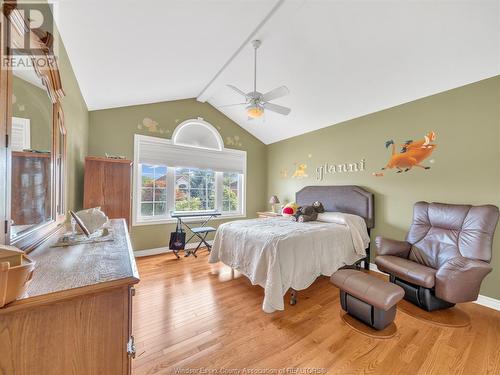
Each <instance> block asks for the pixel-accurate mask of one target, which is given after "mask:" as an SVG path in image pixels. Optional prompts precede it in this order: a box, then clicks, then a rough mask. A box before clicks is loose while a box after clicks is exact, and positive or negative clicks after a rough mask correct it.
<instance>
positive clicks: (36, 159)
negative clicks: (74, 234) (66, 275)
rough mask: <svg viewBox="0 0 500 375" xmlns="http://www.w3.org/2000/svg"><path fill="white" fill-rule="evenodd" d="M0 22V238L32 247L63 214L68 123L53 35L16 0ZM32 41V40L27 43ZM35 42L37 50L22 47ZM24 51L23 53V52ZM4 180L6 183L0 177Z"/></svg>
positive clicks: (57, 224) (5, 9)
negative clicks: (35, 24)
mask: <svg viewBox="0 0 500 375" xmlns="http://www.w3.org/2000/svg"><path fill="white" fill-rule="evenodd" d="M2 11H3V14H4V16H5V17H4V19H3V20H4V21H5V22H2V24H1V33H2V37H1V40H2V42H4V43H5V44H6V45H7V46H8V47H9V48H8V49H7V48H5V45H3V46H2V48H1V58H2V61H9V63H8V64H2V66H1V74H0V98H1V101H2V103H1V119H2V125H1V129H0V133H5V135H6V145H7V153H6V155H5V156H4V157H0V170H5V172H6V177H7V178H6V179H5V181H4V182H3V186H0V190H1V191H4V192H5V200H3V201H2V204H3V207H2V209H1V210H0V214H2V216H4V217H5V235H4V237H3V238H0V239H1V241H0V243H7V244H11V245H14V246H17V247H19V248H21V249H23V250H28V251H29V250H31V249H33V248H34V247H35V246H36V245H38V244H39V243H40V242H41V241H43V240H44V239H45V238H47V237H48V236H49V235H51V234H52V233H54V231H55V230H57V228H58V227H59V225H60V224H61V223H62V222H63V221H64V219H65V199H64V195H65V194H64V192H65V190H66V184H65V182H66V174H65V164H66V163H65V157H66V128H65V126H64V115H63V111H62V107H61V103H60V100H61V99H62V97H63V96H64V92H63V90H62V85H61V80H60V75H59V69H58V64H57V57H56V56H55V54H54V52H53V49H52V47H53V36H52V35H51V34H50V33H49V32H44V31H42V30H40V29H36V30H32V29H31V28H30V23H29V22H30V21H29V20H26V18H25V16H24V14H25V12H22V11H19V10H18V9H17V6H16V3H15V2H10V3H7V4H6V3H4V5H3V8H2ZM27 41H28V42H27ZM26 45H29V46H34V47H33V51H36V52H33V53H31V52H30V50H28V51H27V50H26V48H24V49H21V48H19V46H24V47H26ZM19 51H21V52H19ZM0 184H2V182H0Z"/></svg>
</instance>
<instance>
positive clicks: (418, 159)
mask: <svg viewBox="0 0 500 375" xmlns="http://www.w3.org/2000/svg"><path fill="white" fill-rule="evenodd" d="M435 139H436V133H434V132H433V131H431V132H429V133H427V134H426V135H425V137H424V139H420V140H418V141H413V140H409V141H406V142H405V143H404V144H402V145H401V150H400V152H399V153H397V152H396V145H395V144H394V141H393V140H392V139H391V140H388V141H387V142H385V147H386V148H389V146H392V154H391V158H390V159H389V162H388V163H387V165H386V166H385V167H384V168H382V170H385V169H393V168H396V169H397V173H401V172H408V171H409V170H411V169H412V168H413V167H419V168H423V169H430V167H429V166H424V165H422V164H421V163H422V162H423V161H424V160H425V159H427V158H428V157H429V156H431V154H432V152H433V151H434V150H435V149H436V147H437V145H436V144H433V143H431V142H433V141H434V140H435ZM373 175H374V176H383V173H373Z"/></svg>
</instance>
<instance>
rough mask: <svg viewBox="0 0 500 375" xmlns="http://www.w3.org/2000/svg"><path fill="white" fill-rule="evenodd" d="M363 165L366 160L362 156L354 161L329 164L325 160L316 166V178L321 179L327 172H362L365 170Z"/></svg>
mask: <svg viewBox="0 0 500 375" xmlns="http://www.w3.org/2000/svg"><path fill="white" fill-rule="evenodd" d="M365 166H366V160H365V159H364V158H363V159H361V160H360V161H359V162H355V163H343V164H330V163H328V162H327V163H325V164H323V165H320V166H319V167H318V168H316V179H317V180H318V181H323V180H324V179H325V175H327V174H336V173H351V172H362V171H364V170H365Z"/></svg>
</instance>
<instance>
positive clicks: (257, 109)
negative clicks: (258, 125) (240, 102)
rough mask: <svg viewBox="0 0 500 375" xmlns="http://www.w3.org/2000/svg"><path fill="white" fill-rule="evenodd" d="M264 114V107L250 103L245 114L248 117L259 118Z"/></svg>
mask: <svg viewBox="0 0 500 375" xmlns="http://www.w3.org/2000/svg"><path fill="white" fill-rule="evenodd" d="M263 114H264V108H262V107H261V106H260V105H258V104H250V105H249V106H248V107H247V116H248V117H250V118H259V117H261V116H262V115H263Z"/></svg>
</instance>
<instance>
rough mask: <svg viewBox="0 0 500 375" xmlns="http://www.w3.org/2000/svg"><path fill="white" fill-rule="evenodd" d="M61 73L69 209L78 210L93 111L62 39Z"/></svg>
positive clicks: (60, 52)
mask: <svg viewBox="0 0 500 375" xmlns="http://www.w3.org/2000/svg"><path fill="white" fill-rule="evenodd" d="M57 37H58V38H59V42H60V48H59V54H58V64H59V72H60V75H61V81H62V85H63V89H64V92H65V93H66V96H65V97H64V98H63V99H62V101H61V103H62V108H63V112H64V123H65V125H66V130H67V134H68V135H67V154H66V158H67V169H66V171H67V172H66V173H67V183H66V208H67V209H73V210H78V209H80V208H81V207H82V205H83V167H84V163H85V156H86V155H87V146H88V137H89V111H88V109H87V105H86V104H85V100H84V99H83V96H82V93H81V91H80V86H79V85H78V82H77V80H76V77H75V74H74V72H73V68H72V66H71V62H70V60H69V58H68V54H67V53H66V49H65V48H64V44H63V42H62V40H60V37H59V36H57Z"/></svg>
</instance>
